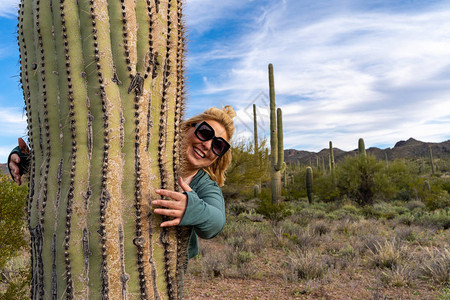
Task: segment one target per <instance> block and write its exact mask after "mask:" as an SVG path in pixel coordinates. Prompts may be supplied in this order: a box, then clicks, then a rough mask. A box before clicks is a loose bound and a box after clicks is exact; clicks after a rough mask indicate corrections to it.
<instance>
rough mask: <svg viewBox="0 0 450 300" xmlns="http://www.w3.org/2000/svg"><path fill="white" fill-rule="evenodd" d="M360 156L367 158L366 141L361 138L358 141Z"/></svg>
mask: <svg viewBox="0 0 450 300" xmlns="http://www.w3.org/2000/svg"><path fill="white" fill-rule="evenodd" d="M358 154H359V156H361V157H366V146H365V144H364V139H363V138H360V139H359V140H358Z"/></svg>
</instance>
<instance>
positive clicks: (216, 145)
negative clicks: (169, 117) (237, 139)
mask: <svg viewBox="0 0 450 300" xmlns="http://www.w3.org/2000/svg"><path fill="white" fill-rule="evenodd" d="M192 127H195V132H194V133H195V136H196V137H197V138H198V139H199V140H200V141H202V142H206V141H209V140H211V139H212V143H211V150H212V152H213V153H214V154H215V155H217V156H219V157H221V156H222V155H224V154H225V152H227V151H228V149H230V144H229V143H228V142H227V141H226V140H225V139H223V138H221V137H216V133H215V132H214V129H213V128H212V127H211V125H209V124H208V123H206V122H205V121H203V122H201V123H200V124H195V123H194V124H192Z"/></svg>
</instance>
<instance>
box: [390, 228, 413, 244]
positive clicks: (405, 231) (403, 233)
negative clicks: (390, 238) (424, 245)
mask: <svg viewBox="0 0 450 300" xmlns="http://www.w3.org/2000/svg"><path fill="white" fill-rule="evenodd" d="M395 237H396V239H397V240H399V241H407V242H413V241H416V240H417V230H415V229H414V228H411V227H405V226H398V227H396V228H395Z"/></svg>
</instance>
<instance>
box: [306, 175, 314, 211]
mask: <svg viewBox="0 0 450 300" xmlns="http://www.w3.org/2000/svg"><path fill="white" fill-rule="evenodd" d="M306 194H307V195H308V202H309V203H310V204H312V202H313V170H312V168H311V167H307V168H306Z"/></svg>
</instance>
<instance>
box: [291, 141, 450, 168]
mask: <svg viewBox="0 0 450 300" xmlns="http://www.w3.org/2000/svg"><path fill="white" fill-rule="evenodd" d="M428 146H431V150H432V152H433V157H434V158H450V140H447V141H445V142H441V143H427V142H421V141H418V140H416V139H413V138H409V139H408V140H406V141H399V142H397V143H396V144H395V145H394V147H393V148H386V149H380V148H377V147H371V148H368V149H366V152H367V154H370V155H373V156H375V157H376V158H378V159H383V160H384V159H386V155H387V158H388V159H389V160H394V159H397V158H412V159H413V158H421V157H427V158H428V157H429V149H428ZM333 153H334V160H335V161H336V162H339V161H341V160H343V159H344V158H345V157H346V156H348V155H356V154H357V153H358V149H355V150H352V151H343V150H341V149H339V148H335V147H333ZM328 155H329V149H328V148H324V149H322V150H320V151H319V152H310V151H303V150H295V149H287V150H284V160H285V162H286V163H295V162H297V161H299V162H300V163H301V164H309V162H310V160H311V161H313V162H315V160H316V159H317V157H319V158H320V159H322V158H324V160H325V162H326V163H328Z"/></svg>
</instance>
